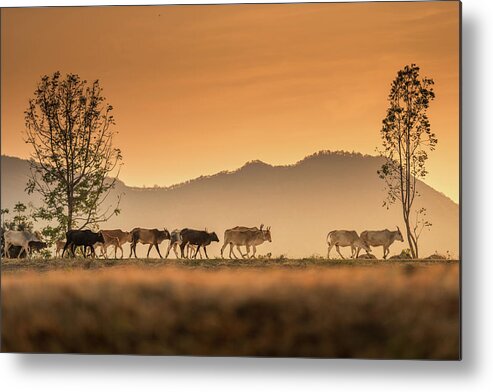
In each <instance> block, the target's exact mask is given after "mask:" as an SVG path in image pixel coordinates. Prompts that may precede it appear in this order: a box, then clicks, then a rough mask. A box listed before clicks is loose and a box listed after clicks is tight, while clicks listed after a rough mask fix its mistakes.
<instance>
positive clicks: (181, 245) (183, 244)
mask: <svg viewBox="0 0 493 392" xmlns="http://www.w3.org/2000/svg"><path fill="white" fill-rule="evenodd" d="M185 246H187V244H186V243H185V242H182V243H181V244H180V250H181V257H182V258H183V259H185V258H186V257H185Z"/></svg>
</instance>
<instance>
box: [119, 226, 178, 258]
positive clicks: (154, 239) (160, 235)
mask: <svg viewBox="0 0 493 392" xmlns="http://www.w3.org/2000/svg"><path fill="white" fill-rule="evenodd" d="M131 234H132V243H131V244H130V256H129V257H132V251H133V253H134V256H135V258H137V253H136V252H135V249H136V247H137V243H138V242H140V243H141V244H144V245H147V244H149V249H148V250H147V257H149V252H150V251H151V249H152V247H153V246H155V247H156V250H157V253H159V257H161V258H163V256H161V252H160V251H159V246H158V245H159V244H160V243H161V242H163V241H164V240H169V239H170V238H171V236H170V234H169V231H168V230H166V229H164V230H162V231H161V230H158V229H141V228H140V227H137V228H135V229H133V230H132V231H131Z"/></svg>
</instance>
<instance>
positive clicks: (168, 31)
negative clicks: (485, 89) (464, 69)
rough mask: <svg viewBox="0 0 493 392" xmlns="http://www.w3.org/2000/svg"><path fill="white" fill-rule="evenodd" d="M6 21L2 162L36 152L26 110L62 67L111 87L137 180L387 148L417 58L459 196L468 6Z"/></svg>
mask: <svg viewBox="0 0 493 392" xmlns="http://www.w3.org/2000/svg"><path fill="white" fill-rule="evenodd" d="M1 21H2V75H1V76H2V122H1V125H2V153H3V154H7V155H14V156H19V157H28V156H29V152H30V148H29V146H28V145H26V144H25V143H24V142H23V140H22V130H23V128H24V117H23V111H24V110H25V109H26V107H27V101H28V99H29V97H31V96H32V95H33V91H34V89H35V87H36V83H37V82H38V80H39V79H40V77H41V76H42V75H44V74H51V73H53V72H54V71H56V70H60V71H61V72H62V73H67V72H73V73H78V74H79V75H80V76H81V77H82V78H84V79H87V80H93V79H96V78H97V79H100V81H101V84H102V86H103V88H104V92H105V95H106V97H107V98H108V102H110V103H111V104H112V105H113V106H114V107H115V111H114V115H115V117H116V120H117V126H116V129H117V130H118V132H119V134H118V136H117V140H116V144H117V145H118V146H119V147H120V148H121V149H122V153H123V157H124V162H125V165H124V167H123V168H122V171H121V175H120V177H121V179H122V180H123V181H124V182H125V183H127V184H129V185H136V186H141V185H144V184H145V185H147V186H152V185H154V184H158V185H171V184H173V183H177V182H181V181H183V180H187V179H190V178H193V177H197V176H199V175H202V174H212V173H215V172H218V171H221V170H225V169H235V168H237V167H239V166H241V165H243V164H244V163H245V162H246V161H249V160H253V159H261V160H263V161H265V162H268V163H271V164H287V163H294V162H296V161H297V160H300V159H302V158H303V157H304V156H306V155H309V154H312V153H314V152H316V151H319V150H322V149H328V150H348V151H358V152H362V153H368V154H375V148H376V147H377V146H378V145H379V143H380V136H379V131H380V124H381V120H382V118H383V117H384V116H385V110H386V107H387V101H386V99H387V95H388V92H389V87H390V83H391V82H392V80H393V78H394V77H395V75H396V73H397V71H398V70H399V69H400V68H402V67H403V66H404V65H406V64H410V63H417V64H418V65H420V66H421V70H422V74H423V76H429V77H432V78H433V79H434V80H435V83H436V86H435V90H436V95H437V98H436V100H435V101H434V102H433V103H432V106H431V110H430V119H431V124H432V129H433V130H434V132H435V133H436V134H437V136H438V139H439V144H438V148H437V150H436V151H435V152H433V153H432V154H431V156H430V160H429V166H428V167H429V171H430V175H429V177H428V179H427V180H426V182H427V183H429V184H430V185H431V186H433V187H434V188H436V189H437V190H439V191H441V192H443V193H445V194H446V195H447V196H449V197H451V198H452V199H453V200H454V201H458V193H459V3H458V2H455V1H451V2H444V1H441V2H423V3H360V4H358V3H347V4H329V3H327V4H281V5H220V6H147V7H94V8H89V7H87V8H80V7H77V8H44V9H43V8H30V9H2V18H1ZM335 185H336V184H335Z"/></svg>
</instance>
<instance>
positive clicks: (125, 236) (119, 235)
mask: <svg viewBox="0 0 493 392" xmlns="http://www.w3.org/2000/svg"><path fill="white" fill-rule="evenodd" d="M101 234H103V238H104V243H103V244H102V245H101V253H102V254H103V255H104V257H105V258H108V254H107V253H106V249H108V247H109V246H111V245H113V246H114V247H115V259H116V250H117V248H118V249H120V251H121V252H122V256H121V257H120V258H121V259H123V248H122V245H124V244H126V243H127V242H132V233H130V232H128V231H122V230H120V229H115V230H101Z"/></svg>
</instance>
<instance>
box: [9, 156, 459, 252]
mask: <svg viewBox="0 0 493 392" xmlns="http://www.w3.org/2000/svg"><path fill="white" fill-rule="evenodd" d="M381 163H382V160H381V158H378V157H372V156H363V155H360V154H349V153H339V152H338V153H330V152H321V153H318V154H315V155H312V156H309V157H307V158H305V159H303V160H302V161H300V162H298V163H296V164H294V165H290V166H271V165H268V164H266V163H264V162H260V161H252V162H249V163H247V164H245V165H244V166H243V167H241V168H240V169H238V170H236V171H233V172H221V173H218V174H216V175H213V176H207V177H199V178H197V179H194V180H191V181H188V182H186V183H182V184H178V185H175V186H172V187H168V188H132V187H127V186H125V184H123V183H121V182H119V183H118V186H117V190H116V192H123V193H124V196H123V199H122V203H121V208H122V213H121V214H120V215H119V216H116V217H114V218H112V219H111V220H110V221H109V222H108V223H107V224H105V225H103V228H122V229H131V228H133V227H136V226H140V227H158V228H162V227H167V228H168V229H173V228H183V227H189V228H201V229H203V228H207V229H208V230H209V231H213V230H214V231H216V232H217V234H218V236H219V238H220V239H222V237H223V232H224V230H225V229H226V228H228V227H232V226H236V225H245V226H259V225H260V224H261V223H264V224H265V225H270V226H272V239H273V242H272V243H270V244H264V245H261V246H260V247H259V248H258V251H259V252H260V253H262V254H265V253H267V252H272V253H273V255H279V254H285V255H288V256H291V257H300V256H310V255H312V254H322V255H325V254H326V245H325V237H326V234H327V232H328V231H330V230H333V229H354V230H357V231H358V232H360V231H362V230H365V229H383V228H389V229H394V228H395V227H396V225H399V226H400V227H401V230H403V221H402V216H401V211H400V209H399V207H398V206H394V207H393V208H391V209H390V210H387V209H386V208H384V207H382V201H383V199H384V197H385V190H384V184H383V181H382V180H380V179H379V178H378V176H377V174H376V170H377V169H378V168H379V166H380V165H381ZM1 169H2V179H1V184H2V189H1V196H2V207H12V205H13V204H14V203H15V202H16V201H18V200H20V201H24V202H27V201H32V202H33V203H35V204H36V203H38V202H39V199H37V198H36V197H33V196H30V195H27V194H26V192H25V191H24V188H25V183H26V179H27V176H28V174H29V166H28V162H27V161H25V160H21V159H18V158H12V157H7V156H2V168H1ZM419 190H420V193H421V194H422V196H421V198H419V200H418V202H419V204H416V207H419V206H421V205H422V206H425V207H426V208H427V210H428V218H429V219H430V220H431V221H432V223H433V226H432V227H431V230H430V231H424V232H423V234H422V239H421V248H420V249H421V255H423V256H428V255H429V254H431V253H433V252H435V251H439V252H445V251H447V250H449V251H450V252H451V253H452V254H453V255H455V256H457V255H458V252H459V206H458V205H457V204H456V203H454V202H453V201H452V200H450V199H449V198H448V197H446V196H445V195H443V194H442V193H439V192H437V191H436V190H434V189H433V188H431V187H429V186H428V185H426V184H424V183H419ZM403 247H406V245H405V244H404V245H403V244H401V243H398V244H397V245H394V246H393V247H392V248H391V253H397V252H399V251H400V250H401V249H402V248H403ZM219 249H220V245H217V244H214V245H213V246H211V252H210V254H212V255H214V254H215V255H218V254H219ZM375 252H376V254H377V255H378V256H381V252H382V251H381V249H378V250H375ZM343 253H345V254H348V249H345V250H343ZM140 254H141V255H142V254H144V252H143V251H142V250H141V251H140ZM334 255H335V253H334Z"/></svg>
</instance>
